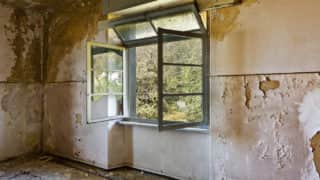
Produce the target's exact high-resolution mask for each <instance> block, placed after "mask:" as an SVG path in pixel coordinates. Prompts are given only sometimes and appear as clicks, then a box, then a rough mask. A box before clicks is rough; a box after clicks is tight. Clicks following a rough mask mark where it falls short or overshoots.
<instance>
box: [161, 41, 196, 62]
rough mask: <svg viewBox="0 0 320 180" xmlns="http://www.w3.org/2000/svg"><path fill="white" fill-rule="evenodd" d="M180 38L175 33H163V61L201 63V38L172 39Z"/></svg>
mask: <svg viewBox="0 0 320 180" xmlns="http://www.w3.org/2000/svg"><path fill="white" fill-rule="evenodd" d="M177 38H180V39H181V38H182V37H181V36H176V35H165V38H164V42H163V62H165V63H181V64H198V65H199V64H202V39H200V38H189V39H183V40H178V41H170V40H172V39H177Z"/></svg>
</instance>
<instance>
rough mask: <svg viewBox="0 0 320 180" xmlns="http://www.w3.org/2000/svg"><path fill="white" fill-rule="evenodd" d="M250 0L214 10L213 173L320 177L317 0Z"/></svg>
mask: <svg viewBox="0 0 320 180" xmlns="http://www.w3.org/2000/svg"><path fill="white" fill-rule="evenodd" d="M248 2H249V1H248ZM250 3H251V4H250V6H246V5H242V6H238V7H232V8H227V9H223V10H219V11H216V12H212V14H211V15H212V16H211V20H212V21H213V23H212V29H211V45H212V49H211V52H212V53H213V54H212V57H211V64H212V67H211V75H212V76H211V87H212V88H211V126H212V129H211V132H212V133H211V136H212V139H211V143H212V147H211V148H212V150H211V153H212V160H211V170H212V171H210V172H211V175H210V176H211V179H228V180H229V179H237V180H242V179H243V180H247V179H263V180H264V179H265V180H268V179H293V180H295V179H297V180H298V179H305V180H307V179H308V180H311V179H312V180H316V179H319V175H318V173H317V169H319V162H320V160H319V148H318V145H319V142H320V141H319V135H318V134H317V132H319V130H320V126H319V123H318V120H319V118H318V117H320V116H318V115H319V113H320V112H319V109H318V106H317V105H316V104H317V103H316V102H318V101H317V100H318V97H320V96H319V90H315V89H317V88H319V87H320V76H319V73H318V71H319V68H320V63H319V61H318V59H319V55H318V54H319V53H318V52H319V47H320V46H319V45H320V39H319V38H318V37H319V36H318V31H319V28H320V23H318V21H315V20H314V17H317V16H318V15H319V11H318V10H317V8H316V7H317V5H318V4H319V1H316V0H308V1H304V2H303V3H301V2H300V1H297V0H295V1H287V0H279V1H268V0H260V1H258V2H254V1H252V2H250ZM319 5H320V4H319ZM293 12H294V13H293ZM221 17H222V18H221ZM215 21H216V22H215ZM215 27H218V28H217V29H215V30H214V28H215ZM313 72H314V73H313ZM319 102H320V101H319Z"/></svg>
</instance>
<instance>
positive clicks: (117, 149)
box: [107, 122, 133, 169]
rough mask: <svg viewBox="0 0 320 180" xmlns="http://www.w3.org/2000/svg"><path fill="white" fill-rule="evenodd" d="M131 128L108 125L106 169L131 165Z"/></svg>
mask: <svg viewBox="0 0 320 180" xmlns="http://www.w3.org/2000/svg"><path fill="white" fill-rule="evenodd" d="M132 138H133V137H132V128H131V127H127V126H125V127H124V126H119V125H117V124H116V122H110V123H109V124H108V144H107V146H108V168H109V169H110V168H118V167H123V166H129V165H131V164H132V158H133V155H132V149H133V144H132Z"/></svg>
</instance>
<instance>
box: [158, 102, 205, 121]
mask: <svg viewBox="0 0 320 180" xmlns="http://www.w3.org/2000/svg"><path fill="white" fill-rule="evenodd" d="M163 120H164V121H170V122H171V121H174V122H201V121H202V100H201V96H168V97H164V98H163Z"/></svg>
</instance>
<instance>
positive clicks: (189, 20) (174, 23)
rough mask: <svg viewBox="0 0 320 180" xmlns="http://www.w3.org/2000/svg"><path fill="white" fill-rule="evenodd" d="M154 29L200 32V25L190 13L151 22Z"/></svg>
mask: <svg viewBox="0 0 320 180" xmlns="http://www.w3.org/2000/svg"><path fill="white" fill-rule="evenodd" d="M152 23H153V24H154V25H155V27H156V28H164V29H171V30H177V31H192V30H200V25H199V23H198V21H197V18H196V16H195V15H194V13H193V12H192V11H190V12H184V13H180V14H176V15H173V16H167V17H160V18H156V19H153V20H152Z"/></svg>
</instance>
